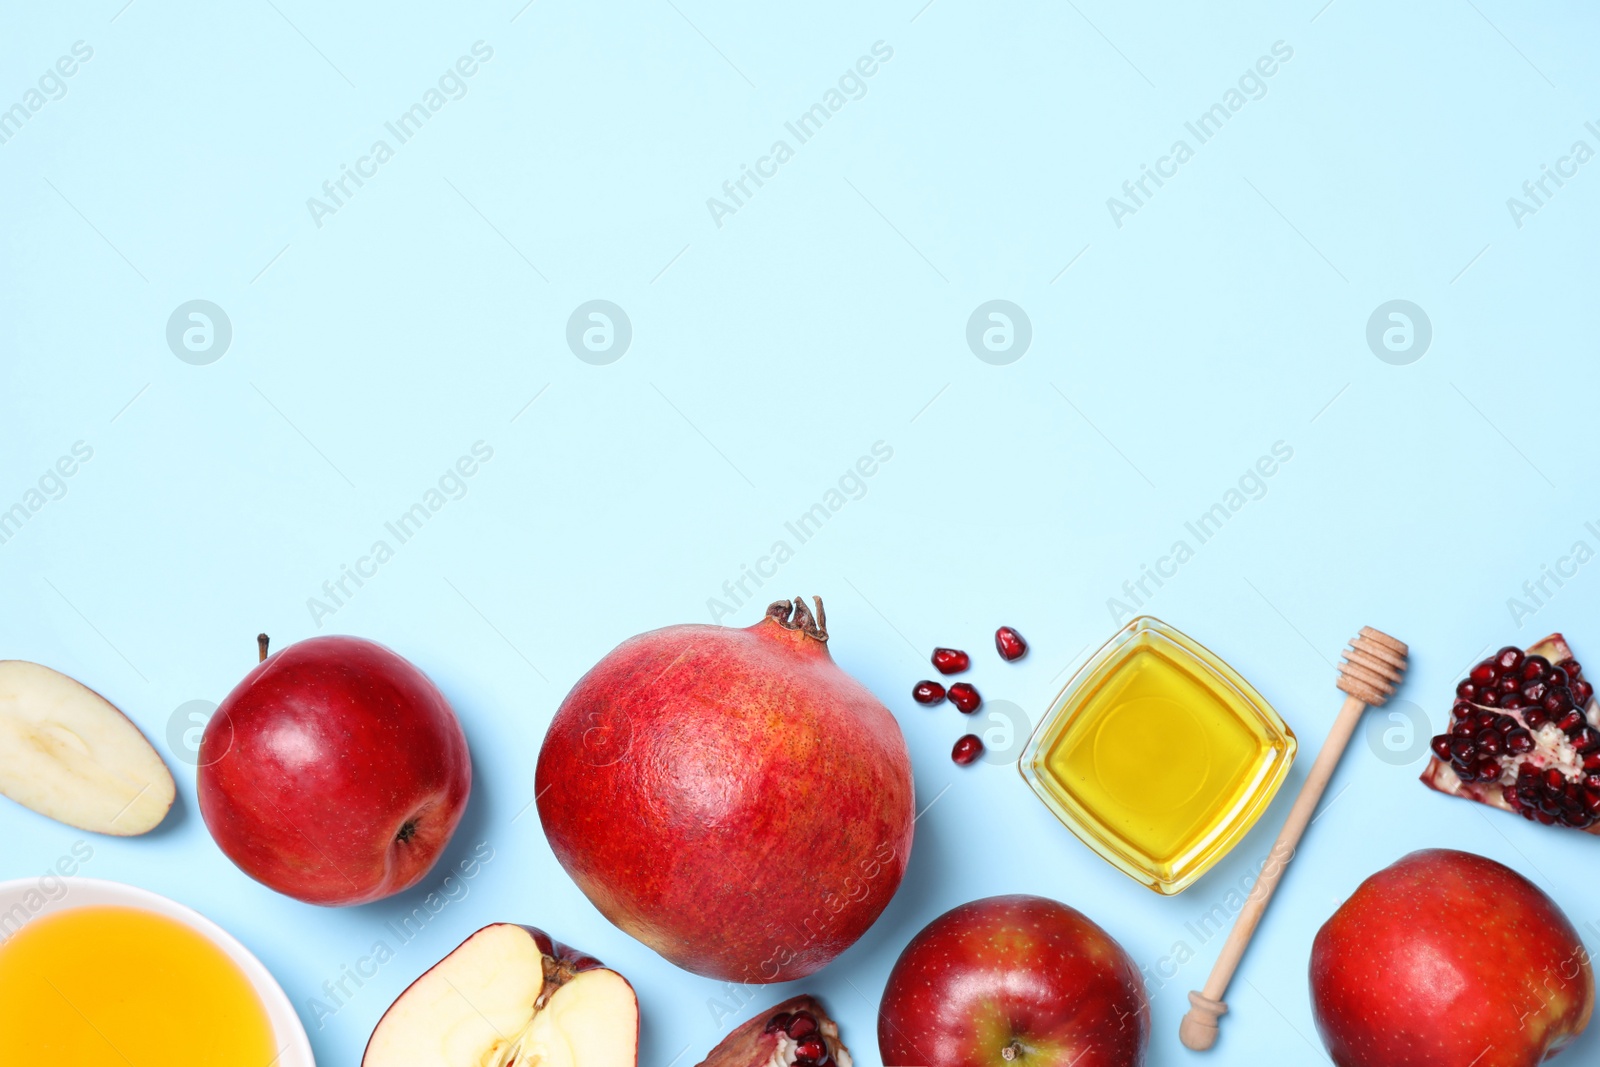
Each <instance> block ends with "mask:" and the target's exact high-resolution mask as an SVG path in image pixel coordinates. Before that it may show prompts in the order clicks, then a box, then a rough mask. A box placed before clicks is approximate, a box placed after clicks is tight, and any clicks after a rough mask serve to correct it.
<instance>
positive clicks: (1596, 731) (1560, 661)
mask: <svg viewBox="0 0 1600 1067" xmlns="http://www.w3.org/2000/svg"><path fill="white" fill-rule="evenodd" d="M1429 747H1431V748H1432V749H1433V758H1432V759H1430V760H1429V761H1428V766H1427V769H1426V770H1424V771H1423V772H1422V781H1423V784H1425V785H1426V786H1428V788H1430V789H1436V790H1438V791H1439V792H1441V793H1448V794H1450V795H1451V796H1458V797H1465V798H1466V799H1468V800H1476V801H1477V802H1478V803H1480V804H1488V805H1490V806H1491V807H1496V808H1500V809H1502V810H1504V811H1514V812H1516V813H1517V814H1518V815H1521V816H1522V817H1523V818H1525V819H1529V820H1532V821H1534V822H1539V823H1543V824H1544V825H1546V826H1565V827H1569V828H1571V829H1574V830H1584V831H1587V832H1588V833H1592V834H1600V702H1596V700H1595V699H1594V686H1593V685H1591V684H1590V683H1589V682H1588V681H1586V680H1585V679H1584V677H1583V668H1582V667H1581V666H1580V665H1579V664H1578V661H1577V659H1576V657H1574V656H1573V654H1572V649H1571V647H1570V646H1568V644H1567V641H1566V638H1564V637H1562V636H1561V635H1560V634H1551V635H1550V636H1549V637H1546V638H1545V639H1544V640H1543V641H1540V642H1538V643H1537V644H1534V645H1532V646H1530V647H1529V648H1528V649H1527V651H1526V652H1524V651H1523V650H1522V649H1520V648H1516V647H1514V646H1510V645H1508V646H1506V647H1505V648H1502V649H1501V650H1500V651H1498V652H1496V653H1495V654H1494V655H1492V656H1490V657H1489V658H1488V659H1486V660H1484V661H1483V662H1481V663H1478V664H1476V665H1474V666H1473V668H1472V669H1471V670H1470V671H1468V672H1467V676H1466V678H1464V679H1462V681H1461V682H1460V684H1458V685H1457V686H1456V699H1455V704H1454V707H1453V708H1452V709H1451V713H1450V726H1449V728H1448V729H1447V730H1446V731H1445V732H1444V733H1442V734H1439V735H1438V736H1437V737H1435V738H1433V740H1432V742H1431V743H1430V746H1429Z"/></svg>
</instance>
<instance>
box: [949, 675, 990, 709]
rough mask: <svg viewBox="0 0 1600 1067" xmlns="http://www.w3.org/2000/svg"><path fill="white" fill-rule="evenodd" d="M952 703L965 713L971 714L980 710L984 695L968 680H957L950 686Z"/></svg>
mask: <svg viewBox="0 0 1600 1067" xmlns="http://www.w3.org/2000/svg"><path fill="white" fill-rule="evenodd" d="M950 703H952V704H954V705H955V706H956V710H957V711H959V712H961V713H962V714H963V715H971V714H972V713H973V712H975V711H977V710H978V705H980V704H982V703H983V697H981V696H979V695H978V691H977V689H975V688H973V686H972V685H971V684H970V683H968V682H957V683H956V684H955V685H952V686H951V687H950Z"/></svg>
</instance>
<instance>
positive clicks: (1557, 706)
mask: <svg viewBox="0 0 1600 1067" xmlns="http://www.w3.org/2000/svg"><path fill="white" fill-rule="evenodd" d="M1540 703H1542V704H1543V705H1544V710H1545V711H1548V712H1549V713H1550V717H1551V718H1552V719H1559V718H1561V716H1563V715H1565V714H1566V713H1567V712H1568V711H1571V710H1572V698H1571V697H1570V696H1568V695H1567V694H1566V691H1565V690H1564V689H1552V690H1550V692H1548V693H1546V694H1545V697H1544V700H1543V701H1541V702H1540Z"/></svg>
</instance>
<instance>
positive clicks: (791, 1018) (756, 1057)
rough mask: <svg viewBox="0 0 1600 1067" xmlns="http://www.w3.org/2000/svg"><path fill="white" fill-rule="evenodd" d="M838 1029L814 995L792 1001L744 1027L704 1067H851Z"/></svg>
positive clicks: (744, 1024)
mask: <svg viewBox="0 0 1600 1067" xmlns="http://www.w3.org/2000/svg"><path fill="white" fill-rule="evenodd" d="M851 1062H852V1061H851V1059H850V1050H849V1049H847V1048H845V1047H844V1042H842V1041H840V1040H839V1026H838V1024H837V1023H835V1022H834V1021H833V1020H832V1019H830V1018H828V1013H827V1012H826V1011H824V1010H823V1008H822V1003H821V1001H819V1000H817V999H816V998H815V997H808V996H798V997H792V998H790V999H789V1000H786V1001H784V1002H783V1003H782V1004H778V1005H776V1006H774V1007H772V1008H769V1009H768V1010H766V1011H764V1012H762V1013H761V1014H760V1015H757V1016H756V1017H755V1018H754V1019H750V1020H749V1021H747V1022H745V1023H743V1024H741V1025H740V1026H739V1027H738V1028H737V1029H736V1030H734V1031H733V1033H731V1034H729V1035H728V1036H727V1037H725V1038H723V1040H722V1043H721V1044H719V1045H718V1046H717V1047H716V1048H714V1049H712V1050H711V1053H710V1055H708V1056H707V1057H706V1058H705V1059H703V1060H701V1061H700V1067H851Z"/></svg>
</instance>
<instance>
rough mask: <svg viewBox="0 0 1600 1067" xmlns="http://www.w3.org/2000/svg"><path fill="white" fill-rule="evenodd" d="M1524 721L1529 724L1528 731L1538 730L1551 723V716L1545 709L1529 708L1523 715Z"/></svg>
mask: <svg viewBox="0 0 1600 1067" xmlns="http://www.w3.org/2000/svg"><path fill="white" fill-rule="evenodd" d="M1522 721H1523V722H1525V723H1527V724H1528V729H1530V730H1537V729H1538V728H1539V727H1541V726H1543V725H1544V724H1545V723H1547V722H1549V721H1550V715H1549V713H1548V712H1546V711H1545V710H1544V709H1543V708H1529V709H1528V710H1526V711H1524V712H1523V713H1522Z"/></svg>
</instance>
